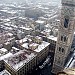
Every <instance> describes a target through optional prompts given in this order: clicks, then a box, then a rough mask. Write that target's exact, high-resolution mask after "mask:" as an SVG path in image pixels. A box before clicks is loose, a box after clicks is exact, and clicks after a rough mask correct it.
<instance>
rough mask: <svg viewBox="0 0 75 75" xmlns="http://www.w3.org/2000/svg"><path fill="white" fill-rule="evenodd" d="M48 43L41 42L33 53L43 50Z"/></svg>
mask: <svg viewBox="0 0 75 75" xmlns="http://www.w3.org/2000/svg"><path fill="white" fill-rule="evenodd" d="M49 44H50V43H48V42H45V41H43V42H42V43H41V44H40V45H39V46H38V48H36V49H35V50H34V51H35V52H40V51H41V50H43V49H44V48H45V47H47V46H48V45H49Z"/></svg>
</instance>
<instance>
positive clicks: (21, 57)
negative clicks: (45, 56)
mask: <svg viewBox="0 0 75 75" xmlns="http://www.w3.org/2000/svg"><path fill="white" fill-rule="evenodd" d="M35 56H36V55H35V54H34V53H31V52H29V51H27V50H22V51H19V52H18V53H16V54H14V55H12V56H11V57H9V58H7V59H5V60H4V61H5V62H6V63H7V64H8V65H9V66H11V67H12V68H13V69H14V70H18V69H19V68H21V67H22V66H23V65H25V63H28V62H29V61H30V60H32V59H33V58H34V57H35Z"/></svg>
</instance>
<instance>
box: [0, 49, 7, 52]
mask: <svg viewBox="0 0 75 75" xmlns="http://www.w3.org/2000/svg"><path fill="white" fill-rule="evenodd" d="M0 51H2V52H7V51H8V50H7V49H5V48H1V49H0Z"/></svg>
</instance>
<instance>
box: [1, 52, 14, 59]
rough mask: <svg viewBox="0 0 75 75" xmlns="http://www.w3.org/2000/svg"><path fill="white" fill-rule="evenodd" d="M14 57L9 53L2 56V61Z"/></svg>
mask: <svg viewBox="0 0 75 75" xmlns="http://www.w3.org/2000/svg"><path fill="white" fill-rule="evenodd" d="M12 55H13V54H12V53H10V52H9V53H7V54H5V55H3V56H1V57H0V60H4V59H6V58H8V57H11V56H12Z"/></svg>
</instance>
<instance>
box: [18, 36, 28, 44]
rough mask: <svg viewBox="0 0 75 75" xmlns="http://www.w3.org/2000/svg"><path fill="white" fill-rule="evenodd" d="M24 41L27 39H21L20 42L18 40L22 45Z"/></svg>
mask: <svg viewBox="0 0 75 75" xmlns="http://www.w3.org/2000/svg"><path fill="white" fill-rule="evenodd" d="M26 41H27V38H26V37H25V38H23V39H21V40H19V42H20V43H24V42H26Z"/></svg>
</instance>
